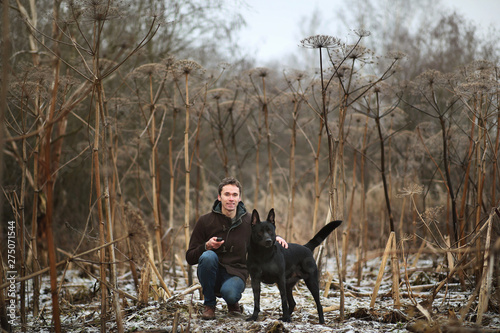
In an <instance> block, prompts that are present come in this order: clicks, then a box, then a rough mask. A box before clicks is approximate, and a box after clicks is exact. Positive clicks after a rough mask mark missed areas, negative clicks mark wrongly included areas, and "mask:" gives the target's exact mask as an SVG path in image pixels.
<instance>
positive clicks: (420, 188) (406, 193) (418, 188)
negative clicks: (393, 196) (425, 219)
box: [397, 184, 424, 198]
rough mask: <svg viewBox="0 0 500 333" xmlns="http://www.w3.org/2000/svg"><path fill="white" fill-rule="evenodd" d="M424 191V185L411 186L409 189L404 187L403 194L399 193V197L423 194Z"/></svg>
mask: <svg viewBox="0 0 500 333" xmlns="http://www.w3.org/2000/svg"><path fill="white" fill-rule="evenodd" d="M423 191H424V186H423V185H418V184H410V185H409V186H408V187H403V189H402V190H401V192H399V193H398V195H397V196H398V197H400V198H401V197H405V196H412V195H414V194H421V193H422V192H423Z"/></svg>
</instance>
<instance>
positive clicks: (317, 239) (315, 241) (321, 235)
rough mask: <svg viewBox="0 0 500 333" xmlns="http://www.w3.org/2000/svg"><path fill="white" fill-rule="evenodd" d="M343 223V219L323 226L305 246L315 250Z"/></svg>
mask: <svg viewBox="0 0 500 333" xmlns="http://www.w3.org/2000/svg"><path fill="white" fill-rule="evenodd" d="M341 224H342V221H332V222H330V223H328V224H327V225H325V226H324V227H323V228H321V230H320V231H318V233H317V234H316V235H315V236H314V237H313V238H312V239H311V240H310V241H309V242H307V244H305V245H304V246H305V247H307V248H308V249H310V250H311V251H314V249H315V248H316V247H317V246H318V245H319V244H321V242H323V241H324V240H325V238H326V237H328V235H330V233H331V232H332V231H333V230H335V229H336V228H337V227H338V226H339V225H341Z"/></svg>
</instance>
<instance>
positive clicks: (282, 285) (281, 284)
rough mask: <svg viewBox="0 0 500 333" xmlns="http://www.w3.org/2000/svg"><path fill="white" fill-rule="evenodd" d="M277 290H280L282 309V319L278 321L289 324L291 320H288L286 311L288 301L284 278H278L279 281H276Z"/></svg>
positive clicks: (288, 315)
mask: <svg viewBox="0 0 500 333" xmlns="http://www.w3.org/2000/svg"><path fill="white" fill-rule="evenodd" d="M278 289H279V290H280V295H281V307H282V308H283V317H281V318H280V320H282V321H284V322H288V323H289V322H290V321H291V318H290V311H289V309H288V299H287V293H286V283H285V277H284V276H283V277H282V278H280V280H279V281H278Z"/></svg>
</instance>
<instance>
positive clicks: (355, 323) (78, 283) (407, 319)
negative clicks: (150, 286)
mask: <svg viewBox="0 0 500 333" xmlns="http://www.w3.org/2000/svg"><path fill="white" fill-rule="evenodd" d="M380 260H381V259H380V258H375V259H373V260H370V261H368V262H367V263H366V265H365V267H364V269H363V271H364V274H363V276H364V278H363V280H362V281H361V283H360V285H359V286H357V281H356V279H355V278H354V277H353V276H351V275H354V272H352V269H351V270H349V267H352V264H351V266H348V276H347V279H346V281H345V282H344V287H345V290H346V294H345V318H344V320H343V321H341V320H340V313H339V310H338V305H339V304H340V292H339V289H338V288H334V287H333V286H332V287H331V289H330V292H329V294H328V295H327V297H324V295H323V294H322V296H321V302H322V305H323V307H324V308H325V309H328V308H329V307H330V308H331V307H333V308H335V309H334V310H333V311H325V322H326V323H325V324H324V325H320V324H318V315H317V313H316V305H315V303H314V300H313V298H312V296H311V294H310V292H309V290H308V289H307V288H306V287H305V285H304V284H303V283H299V284H298V285H297V286H296V288H295V289H294V298H295V300H296V302H297V306H296V309H295V311H294V313H293V314H292V322H291V323H283V322H281V321H279V320H278V319H279V318H280V317H281V300H280V295H279V291H278V288H277V287H276V286H274V285H262V294H261V304H260V307H261V313H260V314H259V319H258V321H256V322H247V321H246V318H247V317H249V316H250V315H251V314H252V312H253V293H252V289H251V287H250V286H249V284H248V285H247V288H246V289H245V291H244V293H243V297H242V299H241V301H240V304H242V305H243V307H244V313H243V314H242V315H229V314H228V313H227V309H226V305H225V303H224V301H223V300H222V299H219V302H218V304H217V308H216V319H215V320H209V321H206V320H202V319H201V318H199V313H200V312H201V310H202V308H203V301H202V300H200V293H199V291H195V292H194V293H191V294H186V295H181V296H178V297H175V298H174V299H171V300H169V301H165V300H164V299H163V300H157V301H153V296H152V297H150V300H151V301H150V302H149V303H148V305H147V306H145V307H138V306H137V305H136V304H134V302H133V301H131V300H128V299H123V298H122V302H124V303H122V304H125V305H124V308H123V313H124V315H123V324H124V327H125V332H148V331H149V332H156V333H159V332H172V326H173V324H174V318H175V317H176V316H177V323H178V325H177V331H178V332H224V333H227V332H346V333H355V332H362V333H370V332H424V331H425V330H427V331H429V332H431V331H432V332H439V329H441V331H443V330H444V331H446V329H447V328H451V327H455V326H457V327H458V324H457V323H456V319H455V318H454V317H453V316H454V315H457V316H458V313H459V311H460V309H461V308H462V307H463V306H465V305H466V304H467V301H468V299H469V297H470V295H471V293H472V292H473V288H472V287H468V289H467V291H465V292H464V291H462V290H461V288H460V286H459V284H458V283H456V281H451V282H450V284H449V287H448V288H443V290H442V291H440V293H439V294H438V295H437V297H436V299H435V300H434V302H433V304H432V307H430V308H428V309H429V311H430V314H431V316H432V321H431V322H429V321H428V320H426V318H425V317H424V315H423V314H422V313H421V312H420V311H419V310H417V308H416V307H415V306H414V305H413V304H412V302H411V301H410V299H409V298H408V297H402V298H401V304H402V306H401V308H400V309H399V310H397V309H394V305H393V300H392V297H391V294H390V293H391V277H390V273H389V272H390V267H389V266H388V267H386V270H385V275H384V279H383V282H382V285H381V287H380V290H379V293H378V297H377V302H376V304H375V306H374V308H370V295H371V293H372V292H373V288H374V285H375V281H376V278H377V274H378V269H379V266H380ZM433 266H434V263H433V261H432V260H428V261H424V260H421V261H420V262H419V265H418V269H417V270H415V272H413V273H412V274H410V282H411V285H412V286H417V285H424V287H425V285H430V286H432V285H437V283H439V282H440V281H441V280H442V279H444V277H446V273H440V272H436V271H435V268H433ZM325 267H326V269H325V270H324V271H323V278H322V283H321V292H322V293H323V291H324V286H325V283H324V281H325V277H326V272H332V273H334V279H333V282H334V284H335V285H336V286H337V285H338V284H336V282H338V276H337V273H336V271H335V269H333V267H336V264H335V260H334V259H328V260H327V261H326V264H325ZM402 272H403V271H402ZM194 275H196V274H194ZM402 276H403V275H402ZM165 282H166V283H167V286H168V287H169V288H172V289H171V292H172V293H173V294H174V295H179V294H180V293H181V292H182V291H183V290H185V289H186V288H187V287H188V286H187V285H186V283H185V279H184V278H183V277H177V278H173V277H167V278H166V281H165ZM119 285H120V290H123V291H125V292H127V293H129V294H131V295H134V296H135V295H136V291H135V288H134V286H133V283H132V280H131V278H130V274H125V275H123V276H122V277H120V279H119ZM173 286H175V288H174V287H173ZM406 291H407V289H406V287H405V285H404V284H401V285H400V292H401V293H404V292H406ZM41 293H42V295H41V306H40V308H41V309H42V310H41V313H40V315H38V316H37V317H36V318H34V317H33V316H32V315H29V316H28V319H27V321H28V325H27V327H26V331H27V332H51V330H52V325H51V316H52V309H51V298H50V283H49V281H48V277H44V279H43V287H42V290H41ZM429 293H430V289H426V288H423V289H422V290H420V289H419V290H418V291H415V292H414V297H415V300H416V301H417V302H420V303H421V304H425V302H424V301H425V296H426V295H428V294H429ZM152 295H154V293H152ZM29 300H30V301H31V300H32V298H31V295H30V298H29ZM60 304H61V322H62V325H63V331H64V332H89V333H92V332H100V289H99V284H98V283H96V281H95V280H94V279H92V278H89V277H88V276H86V275H84V273H82V272H81V271H78V270H71V271H68V272H67V273H66V276H65V279H64V282H63V286H62V288H61V293H60ZM476 304H477V300H476V301H475V302H474V303H473V306H472V307H471V310H470V311H469V314H468V315H467V316H466V318H465V323H464V325H463V326H465V327H475V326H474V324H473V322H474V321H475V316H474V314H475V312H474V311H475V305H476ZM29 309H30V311H31V305H30V306H29ZM484 322H485V325H484V326H483V327H482V328H483V329H490V330H493V331H497V332H498V331H500V330H498V328H499V327H500V315H499V314H498V313H493V312H491V311H490V312H488V313H486V315H485V321H484ZM107 328H108V331H109V332H116V331H117V330H116V322H115V320H114V314H113V313H112V312H111V313H110V318H109V320H108V322H107ZM14 331H15V332H21V328H20V327H16V328H15V330H14Z"/></svg>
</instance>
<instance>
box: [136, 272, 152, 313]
mask: <svg viewBox="0 0 500 333" xmlns="http://www.w3.org/2000/svg"><path fill="white" fill-rule="evenodd" d="M141 271H142V274H141V282H140V284H139V294H138V295H137V298H138V299H139V305H140V306H146V305H147V304H148V298H149V283H150V281H151V267H150V266H149V263H148V262H147V263H145V264H144V266H143V267H142V270H141Z"/></svg>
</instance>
